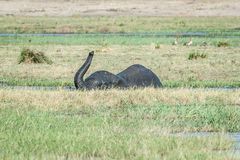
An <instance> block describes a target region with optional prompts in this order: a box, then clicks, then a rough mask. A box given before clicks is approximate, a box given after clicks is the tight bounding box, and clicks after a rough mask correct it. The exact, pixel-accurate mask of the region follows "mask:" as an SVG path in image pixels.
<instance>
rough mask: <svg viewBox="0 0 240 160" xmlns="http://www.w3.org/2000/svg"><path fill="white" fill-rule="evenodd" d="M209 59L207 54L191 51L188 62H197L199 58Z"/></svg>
mask: <svg viewBox="0 0 240 160" xmlns="http://www.w3.org/2000/svg"><path fill="white" fill-rule="evenodd" d="M206 57H207V54H206V53H199V52H198V51H194V50H193V51H191V52H190V53H189V54H188V60H194V59H195V60H196V59H198V58H206Z"/></svg>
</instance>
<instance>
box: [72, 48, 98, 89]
mask: <svg viewBox="0 0 240 160" xmlns="http://www.w3.org/2000/svg"><path fill="white" fill-rule="evenodd" d="M93 55H94V51H91V52H90V53H89V54H88V57H87V59H86V61H85V63H84V64H83V65H82V67H80V68H79V70H78V71H77V73H76V74H75V76H74V84H75V87H76V89H81V88H83V89H84V88H86V85H85V82H84V81H83V76H84V74H85V73H86V72H87V70H88V68H89V67H90V65H91V62H92V58H93Z"/></svg>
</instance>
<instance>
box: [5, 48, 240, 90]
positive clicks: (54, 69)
mask: <svg viewBox="0 0 240 160" xmlns="http://www.w3.org/2000/svg"><path fill="white" fill-rule="evenodd" d="M26 47H28V48H30V49H34V50H35V49H36V50H41V51H43V52H44V53H46V56H47V57H49V58H50V59H51V60H52V61H54V63H53V64H52V65H47V64H18V62H17V60H18V54H19V52H20V51H21V50H22V48H26ZM91 50H95V51H96V55H95V56H94V59H93V62H92V65H91V67H90V69H89V71H88V72H87V74H86V76H88V75H89V74H91V73H93V72H95V71H97V70H108V71H110V72H112V73H118V72H120V71H121V70H123V69H125V68H127V67H128V66H130V65H132V64H136V63H139V64H143V65H144V66H146V67H148V68H150V69H152V70H153V71H154V73H156V74H157V75H158V76H159V77H160V79H161V80H162V82H163V84H164V86H165V87H227V86H228V87H239V86H240V82H239V79H240V77H239V75H240V73H239V65H240V64H239V61H237V59H239V54H238V53H239V48H237V47H236V48H234V47H224V48H218V47H212V46H207V47H200V46H196V47H195V46H191V47H184V46H169V45H161V48H160V49H155V45H154V44H153V45H143V46H125V45H108V44H107V45H106V44H104V45H83V46H78V45H76V46H75V45H70V46H65V45H24V46H22V45H6V46H4V45H2V46H1V50H0V57H1V58H0V62H1V63H0V81H1V82H2V83H4V84H9V85H38V86H66V85H73V76H74V74H75V72H76V70H77V69H78V68H79V67H80V65H82V64H83V62H84V60H85V59H86V56H87V54H88V52H89V51H91ZM192 50H195V51H197V52H201V53H202V52H204V53H208V58H207V59H204V60H201V59H200V60H198V61H189V60H188V59H187V58H186V57H187V56H188V53H189V52H191V51H192ZM6 53H7V54H6ZM116 59H118V63H117V65H116ZM29 68H31V69H29Z"/></svg>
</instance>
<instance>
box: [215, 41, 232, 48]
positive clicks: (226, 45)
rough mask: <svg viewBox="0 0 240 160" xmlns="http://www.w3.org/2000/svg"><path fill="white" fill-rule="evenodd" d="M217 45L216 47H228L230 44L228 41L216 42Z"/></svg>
mask: <svg viewBox="0 0 240 160" xmlns="http://www.w3.org/2000/svg"><path fill="white" fill-rule="evenodd" d="M217 46H218V47H228V46H230V44H229V43H228V42H221V41H220V42H218V43H217Z"/></svg>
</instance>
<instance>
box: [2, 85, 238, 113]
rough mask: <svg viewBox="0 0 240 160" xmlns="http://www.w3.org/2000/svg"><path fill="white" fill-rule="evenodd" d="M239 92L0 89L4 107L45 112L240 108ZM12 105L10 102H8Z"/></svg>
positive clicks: (203, 90)
mask: <svg viewBox="0 0 240 160" xmlns="http://www.w3.org/2000/svg"><path fill="white" fill-rule="evenodd" d="M239 97H240V91H239V90H236V91H226V90H209V89H153V88H148V89H137V90H116V89H112V90H106V91H100V90H97V91H65V90H56V91H29V90H4V89H1V90H0V103H1V102H2V103H1V104H2V106H1V107H4V105H7V106H12V107H16V106H18V107H19V105H22V106H20V107H29V106H33V107H37V108H39V109H43V110H58V109H75V108H76V109H77V108H83V107H94V108H95V107H96V108H99V107H101V106H108V107H121V106H125V105H145V106H151V105H154V104H166V105H191V104H199V105H201V104H219V105H230V106H239V105H240V99H239ZM6 102H9V103H6Z"/></svg>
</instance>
